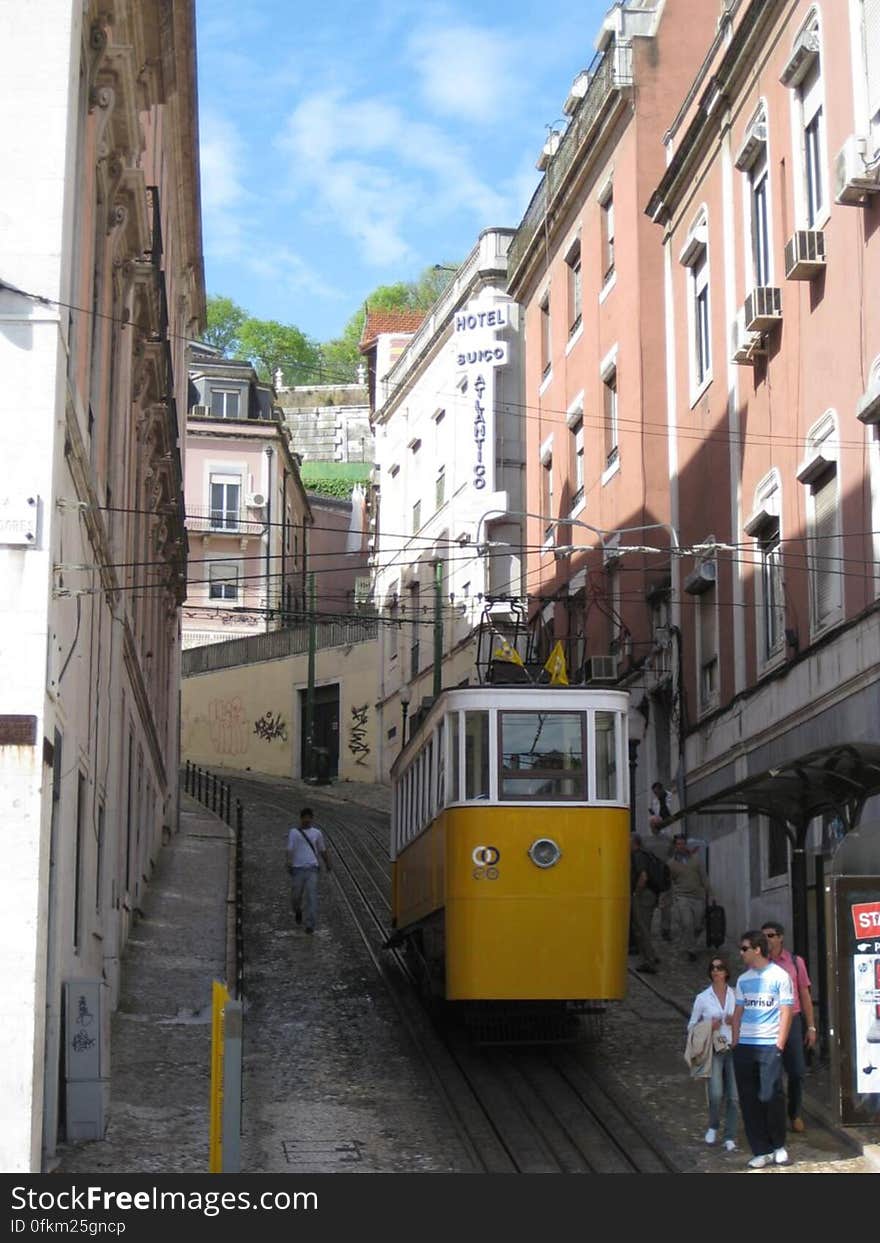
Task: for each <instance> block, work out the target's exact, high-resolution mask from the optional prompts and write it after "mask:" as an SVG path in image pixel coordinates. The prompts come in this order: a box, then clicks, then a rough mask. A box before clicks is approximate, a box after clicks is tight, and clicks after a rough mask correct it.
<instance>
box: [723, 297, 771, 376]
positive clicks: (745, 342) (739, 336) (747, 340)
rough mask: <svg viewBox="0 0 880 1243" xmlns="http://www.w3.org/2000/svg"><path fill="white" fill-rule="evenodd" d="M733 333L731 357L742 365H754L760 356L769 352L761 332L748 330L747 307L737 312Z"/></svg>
mask: <svg viewBox="0 0 880 1243" xmlns="http://www.w3.org/2000/svg"><path fill="white" fill-rule="evenodd" d="M732 335H733V342H732V348H731V352H730V357H731V359H732V361H733V362H735V363H739V364H740V366H743V367H754V365H755V363H756V362H757V360H758V357H759V356H760V355H761V354H765V353H766V352H767V351H766V350H765V349H763V342H762V339H761V334H760V333H759V332H748V331H747V330H746V314H745V307H740V309H739V310H738V311H737V313H736V319H735V320H734V321H733V334H732Z"/></svg>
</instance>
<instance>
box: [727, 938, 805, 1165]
mask: <svg viewBox="0 0 880 1243" xmlns="http://www.w3.org/2000/svg"><path fill="white" fill-rule="evenodd" d="M739 952H740V953H741V954H742V956H743V962H744V963H745V966H746V970H745V972H744V973H743V974H742V975H741V976H740V977H739V979H738V980H737V982H736V991H735V998H736V1009H735V1010H734V1015H733V1023H732V1025H731V1026H732V1030H733V1068H734V1071H735V1073H736V1086H737V1089H738V1091H739V1103H740V1108H741V1110H742V1116H743V1124H744V1125H745V1130H746V1137H747V1138H748V1141H749V1146H750V1148H751V1150H752V1152H753V1153H754V1156H753V1157H752V1159H751V1161H749V1166H750V1168H751V1169H753V1170H761V1169H763V1168H764V1167H765V1166H767V1165H786V1164H787V1163H788V1153H787V1152H786V1150H785V1093H784V1092H783V1090H782V1050H783V1049H784V1048H785V1042H786V1040H787V1039H788V1032H789V1028H790V1027H791V1012H792V1001H793V996H792V987H791V979H790V978H789V975H788V972H787V971H783V969H782V968H781V967H777V966H776V965H775V963H772V962H771V961H770V946H769V944H768V941H767V938H766V936H765V935H764V933H763V932H758V931H752V932H744V933H743V934H742V936H741V937H740V944H739Z"/></svg>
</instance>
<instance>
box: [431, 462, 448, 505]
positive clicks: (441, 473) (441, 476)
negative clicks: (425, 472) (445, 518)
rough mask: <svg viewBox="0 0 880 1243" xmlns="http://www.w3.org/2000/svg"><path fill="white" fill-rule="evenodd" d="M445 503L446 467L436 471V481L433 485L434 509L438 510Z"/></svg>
mask: <svg viewBox="0 0 880 1243" xmlns="http://www.w3.org/2000/svg"><path fill="white" fill-rule="evenodd" d="M445 501H446V467H445V466H440V467H438V469H437V480H436V483H435V485H434V508H435V509H439V508H440V506H441V505H443V504H444V503H445Z"/></svg>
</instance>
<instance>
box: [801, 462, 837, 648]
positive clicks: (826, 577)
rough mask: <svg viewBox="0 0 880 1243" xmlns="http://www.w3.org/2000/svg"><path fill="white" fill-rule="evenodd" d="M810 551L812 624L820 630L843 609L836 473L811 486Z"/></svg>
mask: <svg viewBox="0 0 880 1243" xmlns="http://www.w3.org/2000/svg"><path fill="white" fill-rule="evenodd" d="M809 512H810V523H809V529H810V547H811V553H812V555H811V569H812V575H811V579H812V605H813V624H814V626H815V628H816V629H817V630H818V629H821V627H823V626H826V625H827V624H828V622H829V621H831V620H832V619H833V618H834V616H835V615H836V614H837V612H838V611H839V609H840V602H841V591H840V570H841V567H840V564H839V559H838V547H837V545H838V523H837V469H836V467H834V466H831V467H829V469H828V470H827V471H826V472H825V473H824V474H823V475H822V476H821V477H820V478H819V479H817V480H816V481H815V483H813V484H811V486H810V505H809Z"/></svg>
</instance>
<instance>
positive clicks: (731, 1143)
mask: <svg viewBox="0 0 880 1243" xmlns="http://www.w3.org/2000/svg"><path fill="white" fill-rule="evenodd" d="M724 1151H725V1152H736V1140H734V1139H726V1140H725V1141H724Z"/></svg>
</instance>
